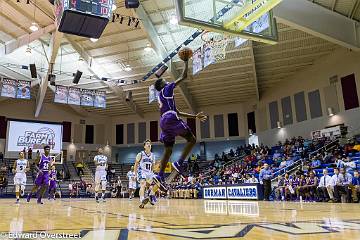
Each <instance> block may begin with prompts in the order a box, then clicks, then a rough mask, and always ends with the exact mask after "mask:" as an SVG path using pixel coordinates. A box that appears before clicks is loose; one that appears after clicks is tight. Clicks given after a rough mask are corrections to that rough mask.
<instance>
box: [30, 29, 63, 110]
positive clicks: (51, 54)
mask: <svg viewBox="0 0 360 240" xmlns="http://www.w3.org/2000/svg"><path fill="white" fill-rule="evenodd" d="M62 37H63V33H61V32H59V31H57V30H56V31H55V32H54V33H53V34H52V36H51V40H50V46H49V50H48V58H47V59H48V67H47V68H48V71H47V73H46V74H45V75H44V76H42V77H41V80H40V79H39V80H40V85H39V86H40V87H39V90H38V94H37V97H36V107H35V117H38V116H39V114H40V111H41V108H42V106H43V103H44V99H45V95H46V90H47V87H48V75H49V74H51V73H52V69H53V66H54V64H55V60H56V56H57V53H58V51H59V48H60V43H61V39H62Z"/></svg>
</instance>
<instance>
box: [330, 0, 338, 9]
mask: <svg viewBox="0 0 360 240" xmlns="http://www.w3.org/2000/svg"><path fill="white" fill-rule="evenodd" d="M336 3H337V0H333V4H332V7H331V11H334V10H335V7H336Z"/></svg>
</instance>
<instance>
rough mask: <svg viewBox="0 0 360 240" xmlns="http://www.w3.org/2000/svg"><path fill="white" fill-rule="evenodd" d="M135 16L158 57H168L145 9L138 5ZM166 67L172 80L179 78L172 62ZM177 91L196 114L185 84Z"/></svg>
mask: <svg viewBox="0 0 360 240" xmlns="http://www.w3.org/2000/svg"><path fill="white" fill-rule="evenodd" d="M136 14H137V15H138V17H139V18H140V19H141V20H142V21H141V22H142V24H143V26H144V29H146V33H147V34H148V36H149V39H150V41H151V42H152V45H153V47H154V48H155V51H156V53H157V54H158V55H160V56H161V57H162V58H163V59H164V58H166V57H167V55H168V53H167V50H166V48H165V46H164V44H163V43H162V41H161V39H160V37H159V35H158V33H157V31H156V28H155V26H154V24H153V23H152V22H151V19H150V17H149V15H148V14H147V13H146V12H145V9H144V7H143V6H142V4H140V7H139V8H137V9H136ZM167 66H168V67H169V72H170V75H171V76H172V77H173V79H174V80H176V79H178V78H179V77H180V73H179V72H178V71H177V70H176V68H175V66H174V64H173V63H172V61H169V62H168V63H167ZM179 89H180V93H181V95H182V96H183V98H184V100H185V103H186V105H187V107H188V108H189V109H190V110H191V111H192V112H194V113H195V112H197V106H196V103H195V101H194V99H193V98H192V96H191V95H190V92H189V90H188V89H187V87H186V83H185V82H182V83H181V84H180V85H179Z"/></svg>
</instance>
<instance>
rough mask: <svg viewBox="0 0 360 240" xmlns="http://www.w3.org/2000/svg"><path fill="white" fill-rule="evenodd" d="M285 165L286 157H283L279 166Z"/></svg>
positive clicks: (283, 166)
mask: <svg viewBox="0 0 360 240" xmlns="http://www.w3.org/2000/svg"><path fill="white" fill-rule="evenodd" d="M286 165H287V163H286V159H285V158H283V160H282V161H281V163H280V165H279V168H285V167H286Z"/></svg>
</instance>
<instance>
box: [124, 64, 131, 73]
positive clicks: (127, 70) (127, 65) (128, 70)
mask: <svg viewBox="0 0 360 240" xmlns="http://www.w3.org/2000/svg"><path fill="white" fill-rule="evenodd" d="M124 70H125V71H126V72H130V71H131V70H132V68H131V67H130V65H129V64H126V66H125V68H124Z"/></svg>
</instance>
